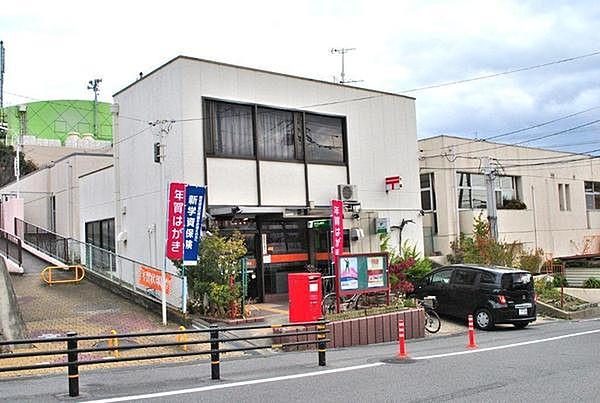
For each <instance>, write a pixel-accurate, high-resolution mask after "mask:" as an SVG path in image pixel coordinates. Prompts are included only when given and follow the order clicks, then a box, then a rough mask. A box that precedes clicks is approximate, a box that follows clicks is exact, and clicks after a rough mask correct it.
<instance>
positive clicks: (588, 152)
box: [495, 148, 600, 161]
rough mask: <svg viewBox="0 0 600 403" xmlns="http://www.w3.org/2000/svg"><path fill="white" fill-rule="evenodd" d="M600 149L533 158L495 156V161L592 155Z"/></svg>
mask: <svg viewBox="0 0 600 403" xmlns="http://www.w3.org/2000/svg"><path fill="white" fill-rule="evenodd" d="M598 151H600V148H596V149H594V150H588V151H582V152H580V153H569V154H567V155H554V156H551V157H550V156H549V157H533V158H495V160H496V161H539V160H549V159H557V158H567V157H574V156H576V155H580V156H586V154H588V155H587V156H592V155H590V154H592V153H595V152H598Z"/></svg>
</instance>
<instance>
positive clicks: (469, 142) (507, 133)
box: [421, 105, 600, 158]
mask: <svg viewBox="0 0 600 403" xmlns="http://www.w3.org/2000/svg"><path fill="white" fill-rule="evenodd" d="M599 108H600V105H599V106H594V107H593V108H588V109H584V110H582V111H579V112H575V113H571V114H568V115H564V116H561V117H559V118H556V119H552V120H548V121H546V122H541V123H536V124H534V125H532V126H527V127H523V128H521V129H517V130H512V131H510V132H505V133H501V134H497V135H494V136H489V137H486V138H483V139H472V140H469V141H466V142H464V143H459V144H455V145H452V146H451V147H453V148H457V147H463V146H466V145H469V144H473V143H481V142H485V141H488V140H493V139H498V138H500V137H505V136H510V135H511V134H517V133H521V132H525V131H528V130H532V129H536V128H538V127H543V126H547V125H549V124H552V123H556V122H558V121H561V120H565V119H568V118H572V117H573V116H577V115H581V114H583V113H587V112H590V111H593V110H595V109H599ZM423 151H433V150H423ZM437 156H438V155H426V156H423V157H421V158H431V157H437Z"/></svg>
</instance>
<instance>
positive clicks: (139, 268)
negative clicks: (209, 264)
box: [15, 218, 187, 312]
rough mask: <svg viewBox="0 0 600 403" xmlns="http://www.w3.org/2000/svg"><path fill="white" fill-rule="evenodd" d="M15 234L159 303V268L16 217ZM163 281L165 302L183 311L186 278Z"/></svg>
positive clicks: (171, 275) (67, 262)
mask: <svg viewBox="0 0 600 403" xmlns="http://www.w3.org/2000/svg"><path fill="white" fill-rule="evenodd" d="M15 231H16V234H17V237H18V238H20V239H21V240H23V242H24V243H25V244H27V245H29V246H32V247H33V248H35V249H37V250H39V251H41V252H43V253H45V254H46V255H48V256H50V257H53V258H54V259H56V260H58V261H60V262H62V263H64V264H65V265H69V266H71V265H82V266H84V267H85V269H86V270H87V271H88V272H92V273H94V274H96V275H98V276H100V277H102V278H104V279H106V280H109V281H111V282H113V283H115V284H117V285H119V286H121V287H123V288H126V289H129V290H131V291H133V292H135V293H137V294H139V295H142V296H144V297H146V298H148V299H151V300H153V301H156V302H160V300H161V290H162V288H161V285H162V274H161V270H160V269H156V268H153V267H152V266H150V265H147V264H144V263H141V262H138V261H136V260H133V259H130V258H127V257H124V256H121V255H117V254H116V253H115V252H112V251H109V250H106V249H102V248H99V247H97V246H95V245H92V244H89V243H85V242H81V241H78V240H76V239H73V238H66V237H63V236H61V235H58V234H56V233H54V232H51V231H48V230H47V229H45V228H41V227H38V226H36V225H34V224H31V223H28V222H25V221H23V220H21V219H18V218H15ZM166 281H167V286H166V295H167V303H168V304H169V305H170V306H172V307H173V308H176V309H178V310H181V311H183V312H185V311H186V306H185V305H186V304H185V302H186V289H187V282H186V278H185V277H183V276H180V275H178V274H176V273H167V275H166Z"/></svg>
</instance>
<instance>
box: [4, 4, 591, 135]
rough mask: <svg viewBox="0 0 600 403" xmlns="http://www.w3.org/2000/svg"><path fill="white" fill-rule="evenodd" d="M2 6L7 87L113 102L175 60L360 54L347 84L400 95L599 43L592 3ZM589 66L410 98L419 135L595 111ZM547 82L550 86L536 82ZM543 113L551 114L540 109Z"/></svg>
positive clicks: (273, 65) (313, 60) (332, 71)
mask: <svg viewBox="0 0 600 403" xmlns="http://www.w3.org/2000/svg"><path fill="white" fill-rule="evenodd" d="M5 3H7V4H3V5H2V10H1V11H0V13H1V14H0V26H2V28H3V29H2V33H1V34H0V35H2V38H0V39H3V40H4V41H5V44H6V48H7V71H6V77H5V79H6V83H5V90H6V91H10V92H13V93H18V94H22V95H27V96H31V97H34V98H39V99H55V98H90V97H91V95H92V94H91V93H90V91H88V90H86V84H87V81H88V80H89V79H91V78H95V77H102V78H103V83H102V88H101V91H102V92H101V98H102V99H103V100H107V101H109V100H110V99H111V94H112V93H114V92H116V91H117V90H119V89H120V88H122V87H124V86H125V85H127V84H129V83H130V82H131V81H133V80H135V78H136V77H137V74H138V73H139V72H140V71H143V72H146V73H147V72H149V71H150V70H152V69H154V68H156V67H157V66H159V65H161V64H162V63H164V62H165V61H167V60H169V59H170V58H172V57H174V56H176V55H178V54H186V55H190V56H195V57H200V58H206V59H215V60H219V61H223V62H229V63H234V64H241V65H248V66H252V67H258V68H263V69H267V70H274V71H281V72H286V73H290V74H296V75H303V76H308V77H314V78H319V79H325V80H330V79H332V77H333V76H334V75H336V76H338V77H339V70H340V61H339V57H337V56H333V55H330V54H329V52H328V50H329V49H330V48H332V47H355V48H357V50H356V51H354V52H351V53H349V54H348V56H347V71H346V72H347V78H349V79H362V80H364V82H363V83H361V84H359V85H364V86H366V87H370V88H377V89H381V90H387V91H401V90H403V89H409V88H415V87H420V86H424V85H429V84H434V83H439V82H446V81H452V80H456V79H462V78H466V77H472V76H477V75H481V74H485V73H489V72H497V71H502V70H506V69H511V68H514V67H520V66H525V65H529V64H535V63H540V62H546V61H549V60H553V59H558V58H561V57H567V56H573V55H576V54H580V53H586V52H588V51H590V50H593V49H594V47H595V46H597V43H599V41H598V39H599V36H600V34H599V33H598V32H599V31H598V30H596V28H595V27H596V26H597V23H598V18H599V16H600V8H599V6H598V5H596V3H595V2H592V1H588V2H585V1H584V2H577V3H575V4H574V5H573V4H571V3H569V2H556V3H553V5H554V6H553V7H548V4H547V2H536V1H531V2H521V1H516V0H515V1H485V2H482V1H433V2H421V1H401V2H399V1H329V2H321V1H294V2H291V1H258V2H247V1H229V2H192V1H178V0H174V1H170V2H164V1H160V2H159V1H146V2H127V1H114V0H110V1H104V2H101V3H89V2H83V1H65V0H62V1H61V0H57V1H53V2H48V1H24V2H5ZM595 63H597V60H596V61H595ZM591 65H592V63H589V64H585V63H573V64H572V66H571V69H570V70H568V69H565V68H562V67H561V68H547V69H544V70H536V71H532V72H529V73H521V74H520V75H514V76H509V77H505V78H501V79H494V80H489V81H478V82H475V83H470V84H465V85H462V86H460V88H455V87H447V88H443V89H437V90H429V91H423V92H417V93H414V94H411V95H415V96H416V97H417V99H418V102H417V106H418V117H419V119H418V124H419V130H420V133H419V134H420V135H433V134H438V133H439V132H454V133H457V134H460V133H461V132H463V133H465V134H471V133H472V132H473V131H474V130H478V131H485V132H493V131H497V130H501V129H503V128H504V127H505V126H510V125H511V122H523V121H531V120H536V119H537V120H540V119H541V120H543V119H544V118H548V119H551V118H552V117H553V116H550V115H549V113H558V114H565V113H569V112H572V111H573V109H572V108H575V107H578V108H585V107H588V106H593V105H589V104H588V105H585V104H586V103H600V100H599V99H598V91H597V90H595V89H597V88H598V85H597V83H598V81H599V80H598V76H597V73H596V72H592V73H590V74H585V71H588V73H589V70H590V69H591V67H590V66H591ZM578 69H580V70H579V71H578ZM563 74H566V75H563ZM578 74H579V75H585V76H586V77H587V78H588V79H589V81H586V83H579V84H578V85H579V87H581V94H579V95H578V94H573V95H572V96H571V98H572V99H576V100H577V102H575V103H573V104H571V103H568V102H562V101H560V94H561V93H563V92H565V93H566V92H568V91H569V90H572V88H569V87H566V85H565V84H561V81H562V82H564V83H567V82H570V80H571V78H566V77H573V75H575V76H576V75H578ZM545 75H546V76H549V77H550V78H549V79H548V80H547V83H544V82H539V81H540V77H544V76H545ZM536 77H537V80H536ZM586 85H587V86H588V87H589V88H585V86H586ZM579 87H578V88H579ZM544 88H546V89H551V90H546V91H544ZM5 98H6V100H7V101H8V102H9V103H18V102H23V101H24V99H23V98H19V97H16V96H13V95H10V94H6V96H5ZM548 98H552V99H548ZM546 104H547V105H553V106H552V107H551V108H550V107H548V108H547V109H545V110H541V109H539V108H540V105H546ZM474 111H476V112H477V116H478V117H480V119H479V121H477V122H473V119H472V115H473V113H474ZM534 115H535V116H534ZM500 123H501V124H502V125H503V126H502V127H495V126H494V125H497V124H500ZM481 126H484V127H481ZM479 127H481V128H479Z"/></svg>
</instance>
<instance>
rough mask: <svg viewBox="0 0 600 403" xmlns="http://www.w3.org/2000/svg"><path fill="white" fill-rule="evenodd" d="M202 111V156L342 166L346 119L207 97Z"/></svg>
mask: <svg viewBox="0 0 600 403" xmlns="http://www.w3.org/2000/svg"><path fill="white" fill-rule="evenodd" d="M203 108H204V144H205V150H206V155H209V156H218V157H231V158H235V157H246V158H247V157H250V158H253V157H257V158H258V159H266V160H280V161H296V162H301V161H307V162H312V163H317V164H318V163H328V164H340V165H342V164H344V162H345V156H344V155H345V153H344V135H345V133H344V131H345V126H344V125H345V118H344V117H335V116H324V115H318V114H314V113H305V112H302V111H291V110H283V109H276V108H270V107H265V106H258V105H241V104H235V103H230V102H223V101H217V100H209V99H206V100H204V106H203ZM255 108H256V113H254V111H255ZM255 135H256V137H254V136H255ZM255 141H256V145H257V146H256V150H255V147H254V144H255Z"/></svg>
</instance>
